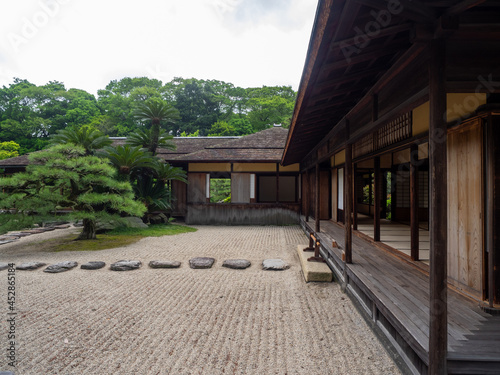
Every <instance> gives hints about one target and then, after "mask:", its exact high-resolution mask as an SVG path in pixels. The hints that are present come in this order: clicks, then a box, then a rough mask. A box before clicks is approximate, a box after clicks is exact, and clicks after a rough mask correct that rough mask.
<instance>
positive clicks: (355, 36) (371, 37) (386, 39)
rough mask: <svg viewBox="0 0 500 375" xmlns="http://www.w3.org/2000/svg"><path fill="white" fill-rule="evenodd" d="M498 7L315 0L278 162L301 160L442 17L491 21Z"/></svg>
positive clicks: (420, 0)
mask: <svg viewBox="0 0 500 375" xmlns="http://www.w3.org/2000/svg"><path fill="white" fill-rule="evenodd" d="M499 11H500V1H484V0H483V1H478V0H435V1H432V0H412V1H410V0H388V1H383V0H344V1H342V0H320V1H319V4H318V9H317V13H316V20H315V24H314V27H313V31H312V35H311V39H310V43H309V51H308V55H307V59H306V63H305V67H304V71H303V75H302V80H301V84H300V87H299V93H298V98H297V102H296V104H295V110H294V114H293V117H292V123H291V126H290V132H289V134H288V139H287V143H286V147H285V152H284V155H283V159H282V162H283V164H284V165H288V164H292V163H297V162H300V161H301V160H302V159H303V158H304V157H305V156H306V155H307V154H308V153H309V152H310V151H311V150H312V149H313V148H314V147H315V146H316V145H317V144H318V142H320V141H321V140H322V139H324V138H325V137H326V136H327V135H328V134H329V133H330V132H331V131H332V129H333V128H335V127H336V126H340V124H341V123H342V122H343V120H344V119H345V118H346V115H347V114H349V113H350V112H351V111H352V110H353V109H354V108H355V107H356V106H357V105H359V103H361V102H363V101H366V100H367V97H368V96H369V95H372V94H373V88H374V87H375V86H376V85H377V83H380V82H379V81H380V80H381V79H384V80H386V81H388V80H390V79H391V74H389V73H390V72H391V70H393V71H394V70H397V64H404V61H402V60H405V59H407V60H408V59H409V58H411V59H412V60H411V61H416V59H417V57H418V56H419V55H420V54H422V53H423V52H424V50H425V48H423V47H422V43H421V38H428V39H429V38H432V32H435V30H436V29H438V28H439V27H443V25H444V27H446V25H447V23H457V24H458V23H459V24H460V31H461V32H463V30H462V25H463V24H466V25H468V26H471V25H476V24H477V23H480V24H481V25H482V27H483V28H484V25H485V23H486V22H487V23H488V25H490V26H491V25H492V24H493V23H494V24H495V25H493V27H498V26H499V25H498V23H499V22H500V18H498V16H499V14H500V13H499ZM464 15H467V17H465V16H464ZM493 15H494V16H495V17H493ZM495 19H496V20H495ZM454 29H457V27H456V26H455V27H454ZM470 29H471V30H472V29H477V28H475V27H474V26H473V27H471V28H470ZM429 30H431V31H429ZM495 30H496V29H495ZM499 30H500V29H499ZM429 33H431V35H430V36H429ZM488 35H490V38H495V37H496V38H497V40H498V37H499V36H500V34H498V33H497V34H494V35H493V36H491V33H489V34H488ZM388 72H389V73H388Z"/></svg>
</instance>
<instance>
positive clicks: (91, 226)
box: [0, 144, 146, 240]
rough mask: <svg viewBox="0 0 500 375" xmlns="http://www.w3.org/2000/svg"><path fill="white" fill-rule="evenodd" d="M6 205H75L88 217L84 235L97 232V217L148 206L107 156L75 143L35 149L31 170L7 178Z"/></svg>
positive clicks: (43, 208)
mask: <svg viewBox="0 0 500 375" xmlns="http://www.w3.org/2000/svg"><path fill="white" fill-rule="evenodd" d="M0 208H5V209H16V210H17V212H19V213H20V214H28V213H29V214H33V215H40V216H45V215H50V214H54V213H55V212H57V211H58V210H60V209H68V208H70V209H72V212H71V214H70V216H71V217H73V218H75V219H81V220H83V230H82V233H81V234H80V236H79V237H78V239H79V240H85V239H93V238H96V221H97V220H112V219H116V218H119V217H120V215H121V214H126V215H133V216H142V215H143V214H144V212H145V211H146V207H145V206H144V205H143V204H142V203H140V202H137V201H135V200H134V194H133V192H132V187H131V185H130V183H129V182H128V181H119V180H117V178H116V170H115V169H114V168H113V167H112V166H111V165H110V164H109V163H108V161H107V160H106V159H101V158H99V157H97V156H92V155H88V154H87V152H86V150H85V149H84V148H83V147H79V146H74V145H71V144H63V145H57V146H53V147H51V148H49V149H47V150H44V151H40V152H38V153H35V154H33V155H31V156H30V165H29V166H28V167H27V168H26V172H23V173H17V174H14V175H13V176H11V177H6V178H1V179H0Z"/></svg>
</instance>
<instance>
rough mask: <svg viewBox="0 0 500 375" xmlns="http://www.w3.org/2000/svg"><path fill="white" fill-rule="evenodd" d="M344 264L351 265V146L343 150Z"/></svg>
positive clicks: (348, 145)
mask: <svg viewBox="0 0 500 375" xmlns="http://www.w3.org/2000/svg"><path fill="white" fill-rule="evenodd" d="M344 170H345V172H344V229H345V262H346V263H352V145H351V144H350V143H348V144H347V145H346V148H345V168H344Z"/></svg>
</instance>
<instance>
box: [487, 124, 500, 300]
mask: <svg viewBox="0 0 500 375" xmlns="http://www.w3.org/2000/svg"><path fill="white" fill-rule="evenodd" d="M484 129H485V132H484V145H485V165H486V196H485V207H486V218H485V219H486V220H485V224H486V225H485V226H486V228H485V229H486V230H485V237H486V238H485V242H486V251H487V256H488V259H487V263H488V269H487V270H486V271H487V273H486V274H487V275H488V279H487V282H488V296H487V297H488V304H489V306H490V307H491V308H493V305H494V303H495V221H494V216H495V138H494V133H493V122H492V118H491V114H489V115H488V119H487V122H486V126H485V127H484ZM497 199H498V198H497Z"/></svg>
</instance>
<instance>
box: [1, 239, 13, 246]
mask: <svg viewBox="0 0 500 375" xmlns="http://www.w3.org/2000/svg"><path fill="white" fill-rule="evenodd" d="M14 241H15V240H3V241H0V245H5V244H6V243H11V242H14Z"/></svg>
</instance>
